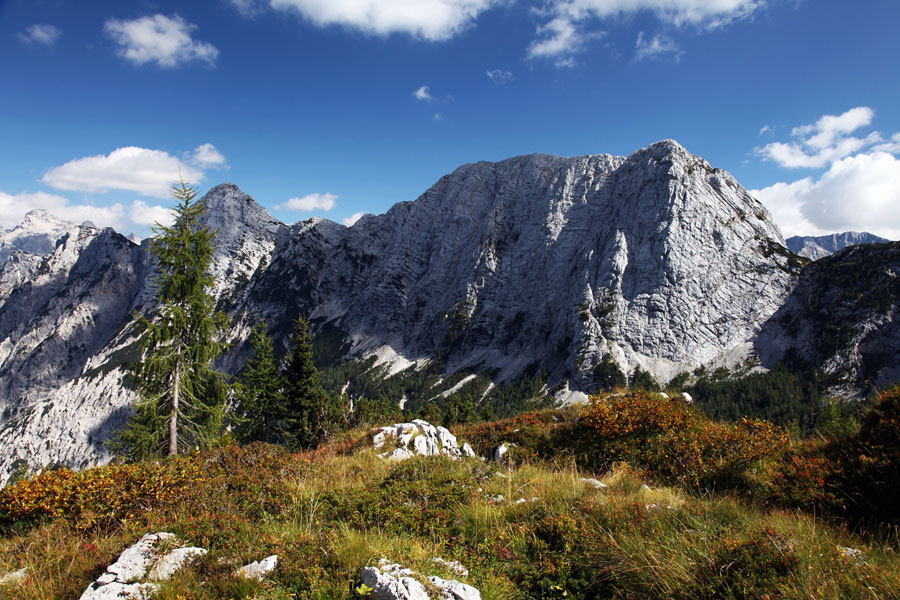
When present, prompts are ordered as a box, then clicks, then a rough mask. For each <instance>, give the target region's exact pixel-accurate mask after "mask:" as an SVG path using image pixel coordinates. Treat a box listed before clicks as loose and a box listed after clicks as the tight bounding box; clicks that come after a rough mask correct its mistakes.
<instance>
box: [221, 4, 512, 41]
mask: <svg viewBox="0 0 900 600" xmlns="http://www.w3.org/2000/svg"><path fill="white" fill-rule="evenodd" d="M500 1H503V0H268V2H269V5H270V6H272V7H273V8H276V9H281V10H291V11H295V12H297V13H299V14H300V15H301V16H302V17H303V18H305V19H307V20H309V21H310V22H312V23H313V24H315V25H317V26H320V27H324V26H328V25H340V26H344V27H348V28H351V29H356V30H359V31H362V32H364V33H367V34H370V35H389V34H392V33H407V34H409V35H412V36H414V37H417V38H423V39H426V40H432V41H438V40H446V39H449V38H451V37H453V36H454V35H456V34H457V33H459V32H460V31H462V30H464V29H466V28H467V27H469V26H471V25H472V24H473V23H474V21H475V19H476V18H477V17H478V15H479V14H480V13H482V12H484V11H485V10H487V9H489V8H490V7H491V6H492V5H493V4H495V3H499V2H500ZM232 2H233V3H234V4H235V5H236V6H238V8H239V9H240V8H241V7H243V8H244V9H245V10H246V9H247V7H249V6H252V2H250V1H249V0H232Z"/></svg>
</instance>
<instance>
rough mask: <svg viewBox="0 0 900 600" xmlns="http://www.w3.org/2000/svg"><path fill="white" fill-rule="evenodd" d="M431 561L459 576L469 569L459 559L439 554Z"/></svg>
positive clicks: (465, 574)
mask: <svg viewBox="0 0 900 600" xmlns="http://www.w3.org/2000/svg"><path fill="white" fill-rule="evenodd" d="M479 491H480V490H479ZM431 562H433V563H437V564H439V565H441V566H444V567H447V568H448V569H450V570H451V571H453V572H454V573H456V574H457V575H459V576H461V577H468V576H469V570H468V569H467V568H465V567H464V566H462V564H460V562H459V561H456V560H445V559H443V558H441V557H439V556H435V557H434V558H432V559H431Z"/></svg>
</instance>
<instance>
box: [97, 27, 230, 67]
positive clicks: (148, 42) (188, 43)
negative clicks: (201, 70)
mask: <svg viewBox="0 0 900 600" xmlns="http://www.w3.org/2000/svg"><path fill="white" fill-rule="evenodd" d="M196 28H197V26H196V25H193V24H192V23H188V22H187V21H185V20H184V19H182V18H181V17H179V16H177V15H175V16H172V17H167V16H165V15H162V14H157V15H153V16H152V17H141V18H139V19H134V20H131V21H126V20H117V19H110V20H108V21H106V23H105V24H104V27H103V29H104V31H105V32H106V34H107V35H108V36H109V37H110V38H111V39H112V40H113V41H114V42H115V43H116V44H117V45H118V49H117V52H118V54H119V56H121V57H123V58H125V59H127V60H130V61H131V62H134V63H136V64H139V65H143V64H146V63H153V62H155V63H156V64H158V65H159V66H160V67H165V68H173V67H178V66H181V65H184V64H186V63H189V62H193V61H201V62H205V63H207V64H209V65H214V64H215V63H216V59H217V58H218V56H219V50H218V49H217V48H216V47H215V46H213V45H212V44H209V43H206V42H200V41H196V40H194V39H193V38H192V37H191V32H192V31H193V30H194V29H196Z"/></svg>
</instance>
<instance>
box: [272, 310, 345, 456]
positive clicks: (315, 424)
mask: <svg viewBox="0 0 900 600" xmlns="http://www.w3.org/2000/svg"><path fill="white" fill-rule="evenodd" d="M283 377H284V401H283V403H282V405H281V410H279V411H277V412H278V414H279V417H280V418H279V429H280V431H279V433H280V435H281V438H282V441H283V443H287V444H288V445H291V446H299V447H301V448H309V447H311V446H314V445H315V444H317V443H318V442H320V441H321V440H323V439H324V438H326V437H327V436H328V434H329V433H330V432H331V431H330V430H331V428H332V426H333V425H334V424H336V423H337V421H338V420H339V418H340V417H339V412H340V411H339V409H338V407H337V402H336V401H335V400H334V399H333V398H331V397H330V396H329V395H328V394H326V393H325V390H324V389H322V386H321V385H320V384H319V372H318V371H317V370H316V366H315V364H314V363H313V347H312V334H310V331H309V323H307V321H306V319H304V318H303V317H302V316H298V317H297V321H296V322H295V323H294V333H293V335H292V336H291V349H290V352H289V354H288V356H287V360H286V361H285V366H284V371H283Z"/></svg>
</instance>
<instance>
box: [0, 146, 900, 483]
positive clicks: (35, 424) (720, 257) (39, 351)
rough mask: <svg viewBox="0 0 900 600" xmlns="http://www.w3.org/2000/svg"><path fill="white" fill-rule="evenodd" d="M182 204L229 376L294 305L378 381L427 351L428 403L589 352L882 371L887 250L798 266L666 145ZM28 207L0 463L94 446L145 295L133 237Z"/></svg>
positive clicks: (634, 363) (8, 302)
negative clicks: (195, 223)
mask: <svg viewBox="0 0 900 600" xmlns="http://www.w3.org/2000/svg"><path fill="white" fill-rule="evenodd" d="M201 201H202V202H203V203H204V204H205V207H206V211H205V214H204V217H203V218H204V222H205V224H206V225H208V226H209V227H210V229H211V230H213V231H216V232H217V235H216V239H215V243H216V252H215V258H214V266H213V269H214V274H215V280H216V284H215V288H214V290H213V293H214V294H215V297H216V301H217V307H218V308H219V309H220V310H223V311H225V312H226V313H228V315H229V317H230V319H231V322H230V327H229V331H228V335H227V337H228V341H229V342H230V344H231V346H230V350H229V351H228V352H227V353H226V354H225V355H224V356H223V357H222V358H221V359H220V361H219V363H218V364H217V367H218V368H220V369H222V370H224V371H225V372H226V373H229V374H235V373H237V372H238V371H239V370H240V369H241V367H242V366H243V364H244V362H245V360H246V357H247V353H248V350H249V348H248V344H247V343H246V340H247V339H248V337H249V334H250V332H251V331H252V329H253V328H254V327H255V326H256V324H257V323H259V322H260V321H262V320H265V321H266V323H267V324H268V327H269V331H270V334H271V335H272V337H273V339H274V341H275V344H276V348H278V349H279V351H280V352H281V353H283V352H284V351H285V348H286V344H287V340H288V335H289V332H290V330H291V324H292V322H293V321H294V320H295V319H296V317H297V316H298V315H299V314H303V315H305V316H306V317H307V318H308V319H309V320H310V322H311V323H312V325H313V329H314V331H315V332H316V333H317V334H318V336H317V342H318V343H320V345H321V346H323V347H327V352H326V354H327V355H328V357H329V360H330V361H332V362H336V363H337V362H342V363H343V362H346V363H347V364H356V365H360V364H362V365H363V366H364V369H365V370H367V371H368V372H369V374H370V375H371V374H372V373H376V374H377V375H378V376H379V377H390V376H393V375H396V374H409V373H415V372H416V370H422V369H425V368H428V367H429V365H430V367H431V368H434V367H435V366H437V367H438V370H439V372H440V374H441V376H442V377H441V378H440V380H439V382H438V383H436V384H435V386H434V389H433V390H432V391H430V392H429V394H430V393H432V392H433V394H435V395H438V394H441V393H444V394H446V393H450V392H452V391H453V390H454V389H458V386H460V385H462V384H463V383H464V382H466V381H469V380H471V378H473V377H475V376H476V375H480V376H481V378H482V379H483V380H486V383H485V385H486V389H483V390H479V391H478V392H479V394H480V397H485V396H486V394H487V392H488V391H489V390H490V388H491V387H492V386H494V385H499V384H502V383H503V382H510V381H514V380H516V378H518V377H521V376H523V375H526V374H534V373H536V372H541V373H542V374H543V377H544V378H545V379H546V381H547V383H548V385H549V386H551V387H552V388H553V391H554V392H556V394H557V397H558V399H559V400H560V401H566V400H571V399H573V398H579V397H581V398H583V397H584V394H585V393H590V392H592V391H594V390H596V389H597V388H598V386H599V385H600V380H601V379H602V375H603V374H604V373H606V372H607V370H608V368H609V367H610V365H613V366H614V367H615V368H618V369H621V371H623V372H624V373H631V372H633V371H634V370H635V369H637V368H640V369H642V370H644V371H647V372H649V373H651V374H652V375H653V376H655V377H656V378H657V379H658V380H660V381H663V382H664V381H667V380H668V379H670V378H672V377H673V376H675V375H676V374H678V373H682V372H685V371H688V372H689V371H692V370H693V369H696V368H697V367H700V366H726V367H729V366H735V365H739V364H744V365H746V364H748V361H749V362H754V361H755V362H758V363H759V364H761V365H762V366H763V367H770V366H772V365H774V364H775V363H776V362H777V361H779V360H781V359H782V358H783V357H784V356H785V355H786V354H787V353H790V356H791V357H796V358H799V359H801V360H805V361H807V362H808V363H810V364H811V365H813V366H815V367H817V368H820V369H822V370H823V371H824V372H827V373H830V374H832V375H833V377H834V382H835V386H836V389H838V388H839V389H840V390H843V391H844V392H846V393H850V392H852V391H853V390H854V389H858V388H859V387H860V386H861V385H862V384H863V382H865V381H866V380H871V381H878V382H883V381H887V380H889V379H900V366H898V362H900V361H898V359H897V357H898V355H900V352H898V350H900V330H898V325H897V323H898V320H897V318H896V316H897V308H896V307H897V303H896V298H897V297H898V293H900V289H898V283H897V281H898V280H897V277H896V273H897V272H898V270H900V244H898V243H890V244H878V245H872V246H854V247H852V248H849V249H846V250H843V251H839V252H837V253H836V254H834V255H833V256H829V257H826V258H824V259H822V260H818V261H816V262H814V263H812V264H810V265H808V266H807V263H808V262H809V261H808V260H806V259H804V258H802V257H799V256H797V255H796V254H794V253H793V252H792V251H791V250H790V249H789V248H788V247H787V246H786V242H785V240H784V239H783V237H782V235H781V233H780V232H779V230H778V227H777V226H776V225H775V223H774V222H773V221H772V217H771V215H770V213H769V212H768V211H767V210H766V208H765V207H764V206H763V205H762V204H761V203H759V202H758V201H757V200H756V199H754V198H753V197H752V196H751V195H750V194H749V193H748V192H747V191H746V190H745V189H744V188H743V187H741V185H740V184H739V183H738V182H737V181H736V180H735V179H734V178H733V177H732V176H731V175H730V174H728V173H727V172H725V171H723V170H721V169H716V168H713V167H712V166H710V165H709V163H707V162H706V161H705V160H703V159H702V158H700V157H698V156H695V155H693V154H691V153H689V152H688V151H686V150H685V149H684V148H683V147H681V146H680V145H679V144H677V143H676V142H674V141H671V140H667V141H662V142H658V143H656V144H653V145H651V146H649V147H648V148H644V149H641V150H638V151H636V152H635V153H633V154H632V155H630V156H628V157H620V156H611V155H589V156H579V157H570V158H563V157H558V156H551V155H543V154H533V155H528V156H521V157H516V158H511V159H508V160H504V161H501V162H496V163H490V162H479V163H474V164H469V165H464V166H462V167H460V168H458V169H457V170H455V171H454V172H453V173H451V174H449V175H446V176H444V177H442V178H441V179H440V180H439V181H438V182H437V183H435V184H434V185H433V186H432V187H431V188H430V189H429V190H428V191H426V192H425V193H424V194H423V195H422V196H420V197H419V198H418V199H417V200H415V201H414V202H400V203H398V204H396V205H394V206H393V207H392V208H391V209H390V210H389V211H388V212H387V213H385V214H383V215H366V216H364V217H362V218H361V219H360V220H359V221H358V222H357V223H355V224H354V225H353V226H351V227H345V226H343V225H340V224H337V223H334V222H331V221H328V220H325V219H320V218H315V219H310V220H307V221H303V222H300V223H296V224H293V225H286V224H283V223H281V222H279V221H278V220H276V219H274V218H273V217H272V216H271V215H270V214H269V213H268V212H267V211H266V210H265V209H264V208H263V207H262V206H260V205H259V204H258V203H257V202H256V201H255V200H254V199H253V198H252V197H250V196H248V195H247V194H245V193H244V192H242V191H241V190H240V189H239V188H238V187H237V186H235V185H233V184H224V185H219V186H216V187H214V188H212V189H211V190H210V191H209V192H208V193H207V194H206V196H204V198H203V199H202V200H201ZM29 218H30V219H31V220H32V222H33V223H36V224H33V225H32V226H31V227H32V228H33V229H34V230H35V232H36V233H35V236H32V237H28V235H26V234H25V233H24V232H25V231H26V230H27V229H28V227H27V226H26V225H23V227H24V229H22V230H21V231H20V232H19V234H17V236H18V237H16V238H15V239H17V240H25V239H28V240H30V241H29V243H32V242H33V243H34V244H37V245H34V246H27V245H24V242H23V241H19V242H16V241H15V240H13V241H6V238H4V241H0V248H9V253H8V258H6V260H5V262H4V263H3V265H2V271H0V302H2V304H0V340H2V341H0V445H2V447H3V448H4V449H5V451H4V452H3V453H2V455H0V476H2V477H3V479H5V477H6V476H7V475H8V473H10V472H11V471H12V470H14V469H15V468H16V467H17V466H18V465H20V464H22V462H23V461H24V462H26V463H28V464H30V465H32V466H41V465H50V464H67V465H70V466H74V467H85V466H88V465H92V464H97V463H101V462H103V461H105V460H108V459H109V458H110V457H109V454H108V452H107V450H106V449H105V448H104V446H103V442H104V441H105V440H107V439H108V438H109V437H110V435H112V433H113V432H114V431H115V430H117V429H119V428H121V427H122V426H123V425H124V423H125V422H126V421H127V419H128V418H129V416H130V414H131V407H132V405H133V403H134V401H135V399H136V397H135V393H134V391H133V390H132V389H131V388H130V387H129V382H128V375H127V369H126V368H125V367H126V365H127V364H128V363H129V362H134V361H137V360H138V359H139V358H140V357H139V351H138V346H137V339H136V338H135V334H134V331H133V329H132V327H131V326H130V325H131V323H132V319H133V315H134V314H135V313H136V312H137V313H146V312H148V311H149V310H151V309H152V308H153V306H154V304H155V301H156V293H155V289H154V271H153V264H152V259H151V255H150V254H149V252H148V242H147V241H146V240H145V241H144V242H142V243H141V244H139V245H138V244H135V243H134V242H132V241H130V240H129V239H127V238H125V237H124V236H122V235H120V234H118V233H116V232H115V231H113V230H112V229H99V228H96V227H93V226H92V225H91V224H89V223H86V224H82V225H77V226H76V225H71V224H59V223H58V222H57V221H56V220H55V219H53V218H52V217H50V216H49V215H46V214H32V215H31V216H30V217H29ZM41 232H42V233H41ZM42 235H43V236H44V237H43V238H41V236H42ZM53 238H55V239H53ZM10 239H12V238H10ZM51 239H53V241H52V243H51V242H50V240H51ZM44 242H46V243H44ZM873 294H874V295H873ZM356 372H357V373H359V369H357V371H356ZM440 382H444V383H443V386H444V387H441V385H439V384H440ZM354 383H355V382H354V380H353V378H352V377H350V378H348V381H347V382H346V385H345V386H344V389H345V390H347V391H348V393H350V394H351V395H352V394H353V393H354V391H355V388H354ZM397 400H398V401H400V400H401V399H399V398H398V399H397ZM418 401H419V402H423V401H427V398H420V399H419V400H418Z"/></svg>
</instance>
